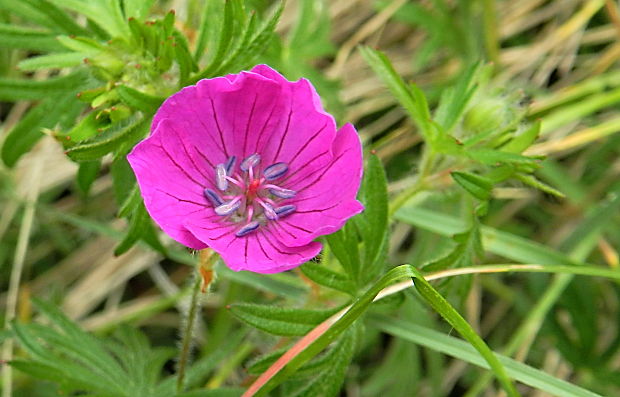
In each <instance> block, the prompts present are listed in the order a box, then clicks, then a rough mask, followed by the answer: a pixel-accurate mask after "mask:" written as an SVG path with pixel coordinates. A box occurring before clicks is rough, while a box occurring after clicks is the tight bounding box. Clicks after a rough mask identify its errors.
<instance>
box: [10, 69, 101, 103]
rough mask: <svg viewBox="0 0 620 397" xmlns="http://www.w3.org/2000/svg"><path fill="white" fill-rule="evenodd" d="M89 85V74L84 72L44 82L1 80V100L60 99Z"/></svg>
mask: <svg viewBox="0 0 620 397" xmlns="http://www.w3.org/2000/svg"><path fill="white" fill-rule="evenodd" d="M88 83H89V76H88V73H86V72H85V71H83V70H82V71H76V72H74V73H71V74H69V75H67V76H63V77H54V78H51V79H47V80H43V81H36V80H32V79H8V78H0V100H1V101H20V100H38V99H45V98H52V97H58V95H60V94H62V93H68V92H73V91H76V90H78V89H80V88H87V85H88Z"/></svg>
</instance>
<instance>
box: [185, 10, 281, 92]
mask: <svg viewBox="0 0 620 397" xmlns="http://www.w3.org/2000/svg"><path fill="white" fill-rule="evenodd" d="M240 4H242V3H240ZM240 4H237V3H236V2H235V1H227V2H226V4H225V6H224V21H223V23H222V33H221V35H220V38H219V44H218V49H217V51H216V54H215V56H214V57H213V58H212V59H211V61H210V64H209V66H208V67H207V68H206V69H204V70H203V71H201V72H200V73H198V76H197V77H196V78H195V80H198V79H200V78H205V77H212V76H216V75H221V74H225V73H229V72H237V71H239V70H241V69H243V68H246V67H248V66H250V64H251V63H252V61H253V60H254V59H255V58H256V57H257V56H258V55H260V54H261V53H262V52H263V51H264V50H265V48H266V47H267V44H268V43H269V40H270V39H271V37H272V35H273V32H274V30H275V28H276V25H277V23H278V21H279V20H280V16H281V15H282V11H283V10H284V2H283V1H279V2H278V5H277V8H276V9H275V11H274V12H273V14H272V15H271V17H270V18H269V19H268V20H266V21H264V22H263V23H262V24H260V26H259V25H258V22H257V17H256V14H252V16H251V17H250V19H249V21H248V22H247V23H245V22H244V23H243V24H241V23H240V21H242V20H243V21H245V19H246V16H245V14H244V11H243V7H242V6H241V5H240ZM234 22H237V26H243V31H242V33H241V34H240V39H239V40H238V42H236V43H234V44H235V45H234V47H232V49H231V50H229V48H230V45H231V44H232V43H231V41H232V40H230V37H234V35H232V30H234ZM231 35H232V36H231ZM224 57H225V58H224ZM222 58H223V59H222Z"/></svg>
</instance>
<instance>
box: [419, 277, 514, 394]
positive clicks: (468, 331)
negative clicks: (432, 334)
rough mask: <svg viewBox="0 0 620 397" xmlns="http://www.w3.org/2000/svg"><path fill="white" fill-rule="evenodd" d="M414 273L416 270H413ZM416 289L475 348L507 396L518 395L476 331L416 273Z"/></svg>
mask: <svg viewBox="0 0 620 397" xmlns="http://www.w3.org/2000/svg"><path fill="white" fill-rule="evenodd" d="M414 272H415V273H417V271H415V270H414ZM413 284H414V285H415V287H416V289H417V290H418V292H419V293H420V295H422V297H424V299H426V302H428V303H429V304H430V305H431V306H432V307H433V309H435V311H437V312H438V313H439V314H440V315H441V316H442V317H443V318H444V319H445V320H446V321H447V322H448V323H449V324H450V325H452V326H453V327H454V328H455V329H456V330H457V331H458V332H459V334H461V335H462V336H463V337H464V338H465V339H467V341H468V342H469V343H470V344H471V345H472V346H473V347H474V348H475V349H476V350H478V353H480V355H481V356H482V357H484V359H485V361H486V362H487V363H488V364H489V367H490V368H491V370H492V371H493V372H494V373H495V376H496V377H497V380H498V381H499V383H500V384H501V385H502V388H503V389H504V390H505V391H506V393H507V394H508V395H509V396H513V397H514V396H519V393H518V392H517V389H515V387H514V385H513V384H512V382H511V381H510V379H509V378H508V375H507V374H506V370H505V369H504V366H503V365H502V364H501V363H500V362H499V360H498V359H497V357H496V356H495V353H493V351H491V349H490V348H489V347H488V346H487V344H486V343H484V341H483V340H482V338H480V336H478V334H477V333H476V331H474V329H473V328H472V327H471V325H469V323H468V322H467V321H465V319H464V318H463V317H462V316H461V315H460V314H459V313H458V312H457V311H456V309H454V307H452V305H450V303H449V302H448V301H447V300H446V299H445V298H444V297H443V296H441V294H440V293H439V292H437V290H435V289H434V288H433V287H432V286H431V285H430V284H429V283H428V281H426V280H425V279H424V278H423V277H422V276H421V275H419V274H417V276H416V277H414V278H413Z"/></svg>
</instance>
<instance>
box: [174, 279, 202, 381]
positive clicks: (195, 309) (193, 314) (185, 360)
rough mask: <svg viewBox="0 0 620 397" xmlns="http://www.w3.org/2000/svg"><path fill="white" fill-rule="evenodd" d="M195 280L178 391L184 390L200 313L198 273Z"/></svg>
mask: <svg viewBox="0 0 620 397" xmlns="http://www.w3.org/2000/svg"><path fill="white" fill-rule="evenodd" d="M194 277H195V280H194V285H193V287H192V297H191V300H190V304H189V312H188V314H187V319H186V321H185V329H184V330H183V339H182V342H181V352H180V354H179V363H178V366H179V369H178V374H177V392H180V391H182V390H183V380H184V378H185V369H186V368H187V363H188V361H189V355H190V352H191V347H192V339H193V336H194V324H195V323H196V316H197V314H198V309H199V307H200V299H199V294H200V283H201V279H200V276H199V275H198V274H196V275H195V276H194Z"/></svg>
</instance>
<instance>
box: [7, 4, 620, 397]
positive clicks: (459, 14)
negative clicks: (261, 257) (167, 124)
mask: <svg viewBox="0 0 620 397" xmlns="http://www.w3.org/2000/svg"><path fill="white" fill-rule="evenodd" d="M172 10H174V11H172ZM619 37H620V10H619V9H618V6H617V4H616V3H615V2H613V1H611V0H608V1H604V0H556V1H537V0H514V1H507V0H497V1H495V0H463V1H448V0H429V1H419V2H418V1H405V0H392V1H384V0H377V1H372V0H346V1H345V0H342V1H327V0H288V1H287V2H280V1H267V0H264V1H263V0H212V1H207V2H202V1H197V0H186V1H181V0H177V1H164V0H92V1H86V0H20V1H14V0H0V122H1V123H2V124H1V125H0V134H1V135H0V138H1V148H0V159H1V160H2V164H1V165H0V267H1V269H2V271H1V272H0V283H2V286H3V287H4V288H3V291H6V292H3V293H2V294H1V295H0V301H1V302H2V305H3V308H4V310H2V314H1V315H2V320H3V322H4V324H5V328H4V330H3V331H2V333H0V341H1V342H2V343H3V353H2V358H3V360H7V362H8V363H7V364H6V365H4V366H3V378H2V393H3V397H5V396H9V395H15V396H52V395H59V394H64V395H92V396H162V397H163V396H185V397H190V396H239V395H241V394H242V393H244V392H246V393H255V394H256V395H273V396H337V395H347V396H381V395H390V396H411V395H416V396H461V395H464V396H477V395H485V396H491V395H496V394H498V393H501V392H500V390H503V392H505V393H507V394H508V395H511V396H516V395H525V396H536V395H540V394H538V393H546V395H558V396H597V395H600V396H613V395H618V394H619V393H620V375H619V374H620V372H619V371H618V365H619V363H620V353H619V349H620V317H619V313H620V308H619V305H618V301H619V299H618V298H619V296H620V290H619V288H618V280H620V272H619V271H618V265H619V260H618V247H620V233H619V231H620V227H618V226H619V223H618V220H619V211H618V207H619V206H620V197H619V193H620V184H619V183H618V180H619V178H618V176H619V174H620V162H619V160H618V152H619V151H620V145H619V144H620V141H619V139H620V138H619V137H620V136H619V135H617V134H616V133H617V132H619V131H620V113H619V111H618V104H619V103H620V91H619V90H620V86H619V83H618V82H619V81H620V72H619V71H618V60H619V58H620V51H618V48H619V45H620V44H619V41H618V39H619ZM257 63H267V64H269V65H271V66H272V67H274V68H275V69H277V70H279V71H280V72H281V73H283V74H284V75H285V76H286V77H288V78H289V79H291V80H294V79H298V78H300V77H306V78H308V79H310V80H311V81H312V82H313V84H314V85H315V86H316V88H317V89H318V91H319V93H320V94H321V97H322V99H323V103H324V106H325V107H326V108H327V110H328V111H330V112H331V113H332V114H334V115H335V117H336V118H337V120H338V122H339V124H342V123H345V122H353V123H354V124H355V125H356V127H357V129H358V130H359V132H360V136H361V139H362V141H363V142H364V145H365V151H366V155H365V174H364V181H363V185H362V189H361V191H360V195H359V199H360V200H361V201H362V202H363V203H364V204H365V207H366V210H365V211H364V212H363V213H362V214H360V215H358V216H356V217H354V218H352V219H351V220H350V221H349V222H348V223H347V225H346V226H345V227H344V228H343V229H342V230H340V231H338V232H337V233H334V234H333V235H330V236H327V237H325V238H324V239H323V242H324V243H325V249H324V250H323V252H322V253H321V255H320V256H319V257H317V258H315V259H314V260H313V261H311V262H308V263H306V264H304V265H302V266H301V267H300V268H299V269H296V270H294V271H291V272H286V273H283V274H274V275H259V274H252V273H248V272H239V273H235V272H232V271H230V270H228V269H227V268H226V267H225V266H224V265H223V264H222V263H217V264H216V273H217V280H216V282H215V283H214V284H213V285H212V286H211V290H210V291H209V292H208V293H206V294H202V293H200V292H198V289H197V288H198V286H199V283H198V282H197V281H198V280H197V279H195V277H196V276H195V275H194V273H195V270H194V268H195V266H196V263H197V261H198V259H197V256H196V255H195V254H194V253H190V252H188V251H187V250H185V249H184V248H183V247H181V246H179V245H178V244H176V243H173V242H171V241H170V240H169V239H168V238H167V237H166V236H165V235H163V234H162V233H161V232H160V231H159V230H158V229H157V228H156V227H155V226H154V224H153V223H152V221H151V220H150V218H149V216H148V214H147V213H146V210H145V208H144V205H143V203H142V199H141V197H140V194H139V191H138V189H137V186H136V184H135V178H134V176H133V174H132V171H131V169H130V168H129V166H128V163H127V161H126V158H125V156H126V154H127V153H128V152H129V151H130V150H131V148H132V147H133V146H134V145H135V144H136V143H137V142H138V141H140V140H141V139H143V138H144V137H145V136H146V135H147V134H148V127H149V124H150V120H151V118H152V116H153V114H154V113H155V111H156V110H157V108H158V106H159V105H160V104H161V102H162V101H163V100H164V99H165V98H166V97H168V96H169V95H171V94H172V93H174V92H176V91H177V90H179V89H180V88H181V87H184V86H186V85H189V84H193V83H195V82H196V81H198V80H199V79H202V78H210V77H215V76H220V75H224V74H228V73H236V72H238V71H240V70H244V69H249V68H251V67H252V66H253V65H255V64H257ZM507 273H510V274H507ZM191 296H197V297H198V300H197V301H198V302H199V303H200V306H199V308H200V309H201V310H200V312H199V316H198V320H197V322H196V323H195V324H194V325H195V326H194V327H193V328H190V329H189V331H190V332H189V334H190V335H192V339H193V346H194V348H193V356H192V360H191V364H190V365H189V367H188V369H187V371H186V372H185V374H184V376H183V377H181V378H180V381H179V379H178V378H177V377H178V372H179V370H178V367H179V365H177V360H178V359H177V357H178V356H179V353H178V350H179V349H178V346H177V345H178V341H179V329H181V330H183V329H184V328H185V327H186V323H187V317H188V312H190V309H188V305H189V304H190V302H192V300H191V299H190V298H191ZM373 300H374V303H373ZM319 324H322V325H319ZM317 327H318V328H317ZM321 327H322V328H321ZM317 330H322V332H320V333H319V332H318V331H317ZM296 343H297V345H296V346H300V344H303V346H304V349H301V350H299V351H297V353H296V354H291V352H292V351H296V350H294V349H291V348H292V347H293V346H294V345H295V344H296ZM286 352H289V353H288V354H286ZM283 355H284V357H285V362H284V365H283V366H282V368H281V369H280V370H277V371H276V370H274V369H273V368H274V367H272V364H273V363H275V362H276V360H278V359H279V358H280V357H282V356H283ZM181 361H183V360H182V359H181ZM181 366H182V364H181ZM267 375H268V376H267ZM263 380H264V382H263Z"/></svg>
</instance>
